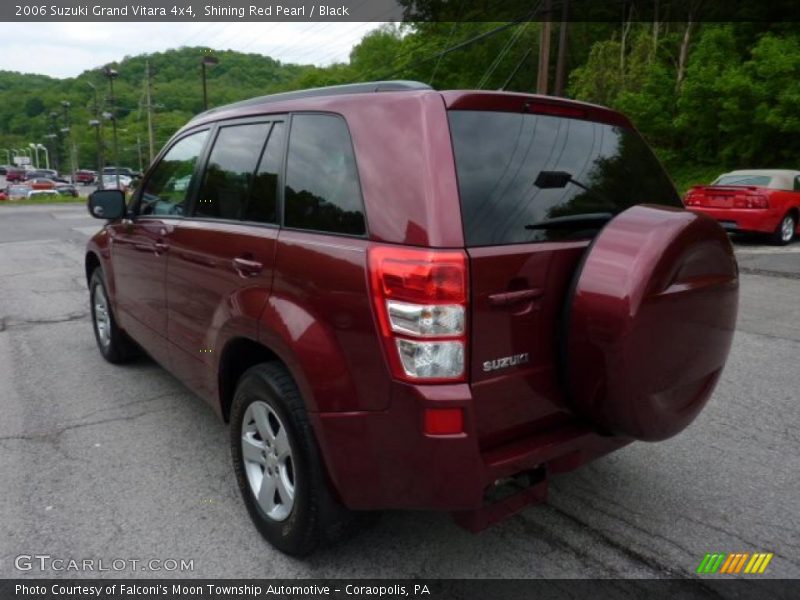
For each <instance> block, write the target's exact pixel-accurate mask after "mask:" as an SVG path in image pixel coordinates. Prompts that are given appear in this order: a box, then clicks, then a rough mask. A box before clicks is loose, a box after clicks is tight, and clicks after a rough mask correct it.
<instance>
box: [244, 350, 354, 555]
mask: <svg viewBox="0 0 800 600" xmlns="http://www.w3.org/2000/svg"><path fill="white" fill-rule="evenodd" d="M230 433H231V437H230V443H231V454H232V457H233V469H234V472H235V474H236V481H237V483H238V485H239V490H240V492H241V493H242V498H243V499H244V503H245V506H246V507H247V511H248V512H249V513H250V518H251V519H252V520H253V523H254V524H255V526H256V528H257V529H258V531H259V532H260V533H261V535H263V536H264V538H265V539H266V540H267V541H268V542H269V543H270V544H272V545H273V546H275V547H276V548H277V549H278V550H280V551H281V552H284V553H286V554H289V555H291V556H306V555H308V554H310V553H311V552H313V551H314V550H315V549H316V548H317V547H318V546H319V545H320V544H322V543H329V542H333V541H336V540H338V539H340V538H341V537H342V536H343V534H345V533H346V532H347V531H348V530H349V529H350V525H351V523H352V522H353V513H351V512H350V511H348V510H347V509H346V508H345V507H343V506H342V505H341V504H340V503H339V502H337V501H336V499H335V498H334V497H333V494H332V493H331V490H330V488H329V487H328V481H327V477H326V472H325V467H324V465H323V462H322V459H321V457H320V454H319V450H318V447H317V442H316V439H315V437H314V432H313V430H312V428H311V424H310V423H309V421H308V414H307V413H306V409H305V404H304V403H303V399H302V398H301V396H300V392H299V390H298V389H297V385H296V384H295V382H294V380H293V379H292V377H291V375H290V374H289V372H288V371H287V370H286V368H285V367H283V365H281V364H279V363H277V362H269V363H263V364H260V365H256V366H254V367H251V368H250V369H248V370H247V371H246V372H245V373H244V375H242V377H241V379H240V380H239V384H238V386H237V387H236V393H235V395H234V398H233V403H232V405H231V415H230Z"/></svg>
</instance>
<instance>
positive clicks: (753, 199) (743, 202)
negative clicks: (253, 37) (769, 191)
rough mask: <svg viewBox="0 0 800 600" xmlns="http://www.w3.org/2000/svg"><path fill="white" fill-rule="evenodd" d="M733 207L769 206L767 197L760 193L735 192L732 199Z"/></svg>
mask: <svg viewBox="0 0 800 600" xmlns="http://www.w3.org/2000/svg"><path fill="white" fill-rule="evenodd" d="M733 206H734V207H735V208H769V202H768V201H767V197H766V196H763V195H761V194H746V195H745V194H737V195H736V196H735V198H734V200H733Z"/></svg>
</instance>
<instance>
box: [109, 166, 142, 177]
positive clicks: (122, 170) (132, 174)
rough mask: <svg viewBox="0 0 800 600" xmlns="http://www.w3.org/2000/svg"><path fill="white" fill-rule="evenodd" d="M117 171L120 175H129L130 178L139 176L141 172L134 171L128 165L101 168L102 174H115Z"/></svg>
mask: <svg viewBox="0 0 800 600" xmlns="http://www.w3.org/2000/svg"><path fill="white" fill-rule="evenodd" d="M117 173H119V174H120V175H124V176H125V177H129V178H131V179H135V178H136V177H141V176H142V174H141V173H139V172H138V171H134V170H133V169H131V168H129V167H105V168H104V169H103V175H116V174H117Z"/></svg>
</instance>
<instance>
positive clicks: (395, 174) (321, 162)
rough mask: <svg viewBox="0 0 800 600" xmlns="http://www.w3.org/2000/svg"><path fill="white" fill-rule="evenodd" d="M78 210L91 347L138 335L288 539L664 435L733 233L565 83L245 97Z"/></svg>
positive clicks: (706, 339) (470, 516)
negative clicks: (193, 400) (543, 90)
mask: <svg viewBox="0 0 800 600" xmlns="http://www.w3.org/2000/svg"><path fill="white" fill-rule="evenodd" d="M643 201H646V202H648V203H649V204H640V203H641V202H643ZM89 211H90V213H91V214H92V215H93V216H95V217H97V218H102V219H105V220H107V224H106V226H105V227H104V228H103V229H102V230H101V231H100V232H99V233H98V234H97V235H95V236H94V237H93V238H92V239H91V240H90V242H89V244H88V248H87V252H86V259H85V266H86V277H87V282H88V284H89V290H90V297H91V308H92V318H93V323H94V332H95V337H96V340H97V344H98V348H99V350H100V352H101V354H102V355H103V356H104V357H105V358H106V359H107V360H108V361H110V362H114V363H119V362H123V361H124V360H126V359H127V358H129V357H130V356H131V355H132V354H133V353H135V352H136V349H137V346H138V347H141V348H143V349H144V350H145V351H146V352H147V353H148V354H150V355H151V356H152V357H153V358H155V360H157V361H158V362H160V363H161V364H162V365H164V366H165V367H166V368H167V369H169V370H170V371H171V372H172V373H173V374H174V375H175V376H176V377H177V378H179V379H180V380H181V381H183V382H185V383H186V385H188V386H189V387H190V388H191V389H193V390H194V391H196V392H197V394H198V395H199V396H201V397H202V398H203V399H205V401H206V402H208V403H210V405H211V406H212V407H213V408H214V410H215V411H216V412H217V413H218V414H219V415H220V417H222V418H223V419H224V420H225V421H226V422H229V423H230V432H231V434H230V435H231V438H230V440H231V452H232V455H233V466H234V470H235V473H236V477H237V480H238V483H239V487H240V489H241V493H242V496H243V499H244V502H245V504H246V506H247V508H248V510H249V513H250V515H251V517H252V519H253V521H254V523H255V525H256V527H257V528H258V529H259V530H260V531H261V533H262V534H263V535H264V536H265V537H266V538H267V539H268V540H269V541H270V542H271V543H272V544H274V545H275V546H276V547H278V548H279V549H281V550H282V551H284V552H287V553H290V554H294V555H302V554H306V553H308V552H311V551H312V550H313V549H314V547H315V546H316V545H317V544H318V542H320V541H325V540H329V539H331V538H332V537H335V536H336V534H337V533H338V532H341V531H343V529H344V528H345V526H346V525H347V524H348V523H349V522H350V520H351V519H352V514H353V513H352V511H361V510H377V509H412V510H416V509H436V510H446V511H452V512H453V513H454V515H455V516H456V518H457V520H458V522H459V523H460V524H462V525H464V526H465V527H468V528H470V529H472V530H476V529H480V528H482V527H485V526H487V525H489V524H490V523H493V522H495V521H497V520H500V519H502V518H504V517H506V516H508V515H510V514H513V513H514V512H516V511H518V510H520V509H522V508H523V507H525V506H526V505H529V504H532V503H535V502H541V501H543V500H544V499H545V496H546V490H547V478H548V477H549V476H552V475H555V474H557V473H561V472H564V471H569V470H572V469H575V468H577V467H579V466H580V465H582V464H584V463H586V462H588V461H591V460H593V459H595V458H597V457H600V456H603V455H604V454H606V453H608V452H612V451H614V450H616V449H618V448H620V447H622V446H625V445H626V444H629V443H630V442H632V441H634V440H649V441H653V440H663V439H665V438H668V437H670V436H673V435H675V434H677V433H678V432H679V431H681V430H682V429H684V428H685V427H686V426H688V425H689V423H690V422H691V421H692V420H693V419H694V418H695V416H697V414H698V413H699V411H700V410H701V409H702V408H703V406H704V405H705V403H706V401H707V400H708V398H709V396H710V395H711V393H712V391H713V389H714V386H715V384H716V382H717V380H718V379H719V376H720V373H721V371H722V368H723V366H724V364H725V361H726V358H727V355H728V351H729V348H730V345H731V340H732V336H733V331H734V325H735V319H736V312H737V299H738V279H737V266H736V261H735V259H734V255H733V252H732V249H731V245H730V242H729V240H728V236H727V235H726V234H725V232H724V231H723V229H722V228H721V227H719V225H718V224H717V223H715V222H714V221H713V220H711V219H708V218H706V217H702V216H699V215H695V214H692V213H690V212H687V211H685V210H683V208H682V205H681V201H680V197H679V196H678V194H677V193H676V191H675V188H674V186H673V185H672V183H671V181H670V180H669V178H668V176H667V175H666V174H665V172H664V171H663V169H662V168H661V166H660V165H659V163H658V161H657V160H656V158H655V157H654V156H653V154H652V152H651V151H650V149H649V148H648V147H647V145H646V144H645V142H644V141H643V140H642V138H641V137H640V136H639V134H638V133H636V131H635V130H634V129H633V127H632V126H631V124H630V122H629V121H628V119H627V118H625V117H624V116H622V115H620V114H619V113H616V112H613V111H611V110H608V109H605V108H602V107H598V106H593V105H588V104H582V103H577V102H572V101H567V100H563V99H556V98H548V97H541V96H532V95H524V94H511V93H500V92H482V91H481V92H469V91H450V92H438V91H435V90H433V89H431V88H429V87H428V86H425V85H423V84H416V83H410V82H382V83H370V84H357V85H352V86H342V87H334V88H327V89H322V90H319V89H317V90H311V91H308V92H294V93H287V94H279V95H276V96H268V97H264V98H256V99H253V100H249V101H245V102H241V103H238V104H233V105H229V106H226V107H221V108H216V109H214V110H212V111H209V112H206V113H203V114H201V115H199V116H197V117H196V118H195V119H194V120H192V121H190V122H189V123H188V124H187V125H186V126H185V127H184V128H183V129H181V130H180V131H179V132H178V133H177V134H176V135H175V136H174V137H173V139H172V140H171V141H170V142H168V144H167V146H166V147H165V148H164V150H162V152H161V154H160V155H159V156H158V158H157V159H156V160H155V161H154V163H153V166H152V167H151V168H150V169H149V171H148V173H146V174H145V176H144V178H143V180H142V183H141V185H140V186H139V187H138V188H137V190H136V192H135V193H134V194H133V196H132V198H131V202H130V205H129V206H125V200H124V195H123V193H122V192H120V191H118V190H103V191H98V192H95V193H94V194H93V195H92V197H91V199H90V201H89ZM687 315H691V318H687ZM687 348H691V351H690V352H687ZM653 468H658V466H657V465H655V466H654V467H653Z"/></svg>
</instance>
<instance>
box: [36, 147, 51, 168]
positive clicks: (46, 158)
mask: <svg viewBox="0 0 800 600" xmlns="http://www.w3.org/2000/svg"><path fill="white" fill-rule="evenodd" d="M36 147H37V148H38V149H39V150H42V151H44V168H45V169H49V168H50V153H49V152H48V151H47V146H45V145H44V144H36Z"/></svg>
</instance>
